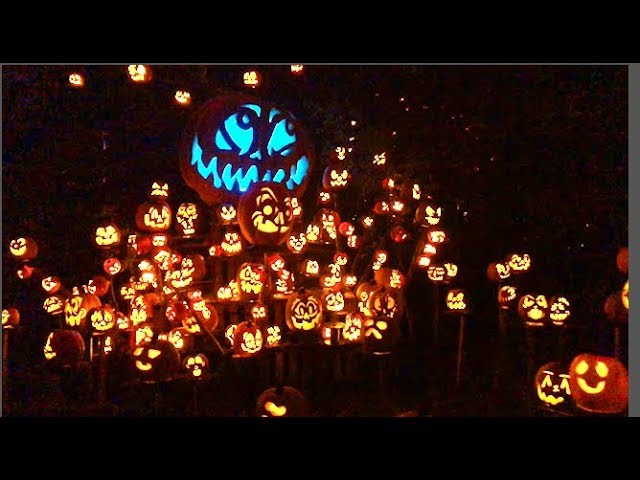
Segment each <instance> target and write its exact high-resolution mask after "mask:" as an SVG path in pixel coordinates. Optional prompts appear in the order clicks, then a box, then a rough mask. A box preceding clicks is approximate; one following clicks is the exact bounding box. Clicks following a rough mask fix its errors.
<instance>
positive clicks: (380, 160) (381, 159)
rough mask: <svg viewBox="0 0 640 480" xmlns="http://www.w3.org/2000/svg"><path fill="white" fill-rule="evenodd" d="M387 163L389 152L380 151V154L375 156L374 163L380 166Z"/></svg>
mask: <svg viewBox="0 0 640 480" xmlns="http://www.w3.org/2000/svg"><path fill="white" fill-rule="evenodd" d="M385 163H387V153H386V152H382V153H378V154H376V155H374V156H373V164H374V165H376V166H378V167H381V166H382V165H384V164H385Z"/></svg>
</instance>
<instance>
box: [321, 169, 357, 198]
mask: <svg viewBox="0 0 640 480" xmlns="http://www.w3.org/2000/svg"><path fill="white" fill-rule="evenodd" d="M349 180H351V173H349V169H348V168H347V167H346V166H345V165H344V164H342V163H331V164H329V166H327V168H325V169H324V174H323V175H322V186H323V187H324V188H325V190H329V191H330V192H338V191H341V190H344V189H346V188H347V185H349Z"/></svg>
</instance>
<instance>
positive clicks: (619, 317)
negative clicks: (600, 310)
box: [604, 293, 629, 325]
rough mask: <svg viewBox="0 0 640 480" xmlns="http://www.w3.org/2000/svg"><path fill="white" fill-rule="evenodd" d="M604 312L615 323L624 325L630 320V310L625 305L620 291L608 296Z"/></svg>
mask: <svg viewBox="0 0 640 480" xmlns="http://www.w3.org/2000/svg"><path fill="white" fill-rule="evenodd" d="M604 313H605V315H606V316H607V319H608V320H609V321H610V322H611V323H613V324H617V325H622V324H626V323H627V322H628V321H629V310H627V309H626V308H625V307H624V304H623V303H622V297H621V295H620V294H618V293H612V294H611V295H609V296H608V297H607V300H606V301H605V303H604Z"/></svg>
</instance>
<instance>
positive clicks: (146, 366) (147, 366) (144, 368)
mask: <svg viewBox="0 0 640 480" xmlns="http://www.w3.org/2000/svg"><path fill="white" fill-rule="evenodd" d="M151 367H152V365H151V364H150V363H146V362H141V361H140V360H136V368H137V369H138V370H142V371H143V372H146V371H149V370H151Z"/></svg>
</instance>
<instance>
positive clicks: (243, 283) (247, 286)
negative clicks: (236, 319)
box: [237, 262, 267, 301]
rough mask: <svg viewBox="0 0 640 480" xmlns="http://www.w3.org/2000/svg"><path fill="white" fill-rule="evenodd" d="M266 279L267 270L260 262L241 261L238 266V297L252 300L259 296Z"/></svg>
mask: <svg viewBox="0 0 640 480" xmlns="http://www.w3.org/2000/svg"><path fill="white" fill-rule="evenodd" d="M266 280H267V272H266V270H265V268H264V265H262V264H261V263H249V262H247V263H243V264H242V265H240V268H238V275H237V282H238V289H239V292H240V298H241V299H242V300H243V301H253V300H258V298H260V294H261V293H262V291H263V289H264V284H265V281H266Z"/></svg>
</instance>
